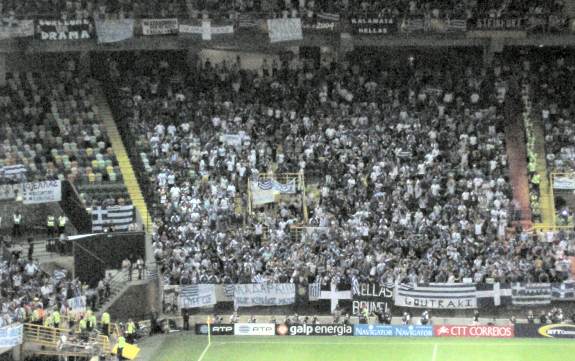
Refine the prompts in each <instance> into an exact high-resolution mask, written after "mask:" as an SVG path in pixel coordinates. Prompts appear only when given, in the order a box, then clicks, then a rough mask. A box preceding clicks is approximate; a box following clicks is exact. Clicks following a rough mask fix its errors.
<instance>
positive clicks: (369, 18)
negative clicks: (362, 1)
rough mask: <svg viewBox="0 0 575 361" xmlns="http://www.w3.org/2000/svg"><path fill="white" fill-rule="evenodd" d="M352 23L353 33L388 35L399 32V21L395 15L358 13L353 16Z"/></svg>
mask: <svg viewBox="0 0 575 361" xmlns="http://www.w3.org/2000/svg"><path fill="white" fill-rule="evenodd" d="M350 23H351V28H352V31H353V33H354V34H359V35H386V34H393V33H396V32H397V22H396V18H395V17H393V16H378V15H372V14H356V15H352V16H351V18H350Z"/></svg>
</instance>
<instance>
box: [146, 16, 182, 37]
mask: <svg viewBox="0 0 575 361" xmlns="http://www.w3.org/2000/svg"><path fill="white" fill-rule="evenodd" d="M177 33H178V19H175V18H174V19H142V34H143V35H174V34H177Z"/></svg>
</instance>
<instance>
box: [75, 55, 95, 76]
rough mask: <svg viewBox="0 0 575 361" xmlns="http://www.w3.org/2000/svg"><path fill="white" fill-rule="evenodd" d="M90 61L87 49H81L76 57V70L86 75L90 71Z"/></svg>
mask: <svg viewBox="0 0 575 361" xmlns="http://www.w3.org/2000/svg"><path fill="white" fill-rule="evenodd" d="M91 65H92V61H91V58H90V53H89V52H88V51H82V52H81V53H80V57H79V58H78V68H77V69H78V70H79V72H80V74H82V75H88V74H90V73H91V71H92V66H91Z"/></svg>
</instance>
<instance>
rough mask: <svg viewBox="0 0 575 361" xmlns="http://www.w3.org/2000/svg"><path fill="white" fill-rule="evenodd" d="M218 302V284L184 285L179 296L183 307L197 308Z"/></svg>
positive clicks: (179, 303) (180, 305)
mask: <svg viewBox="0 0 575 361" xmlns="http://www.w3.org/2000/svg"><path fill="white" fill-rule="evenodd" d="M215 304H216V285H212V284H198V285H190V286H182V289H181V290H180V295H179V297H178V306H179V307H180V309H182V308H197V307H204V306H212V305H215Z"/></svg>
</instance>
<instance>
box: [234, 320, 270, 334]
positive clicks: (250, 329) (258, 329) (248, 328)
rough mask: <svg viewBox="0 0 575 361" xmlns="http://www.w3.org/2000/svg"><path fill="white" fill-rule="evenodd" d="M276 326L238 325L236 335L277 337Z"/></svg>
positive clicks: (264, 324)
mask: <svg viewBox="0 0 575 361" xmlns="http://www.w3.org/2000/svg"><path fill="white" fill-rule="evenodd" d="M275 334H276V325H274V324H273V323H236V324H234V335H236V336H275Z"/></svg>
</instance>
